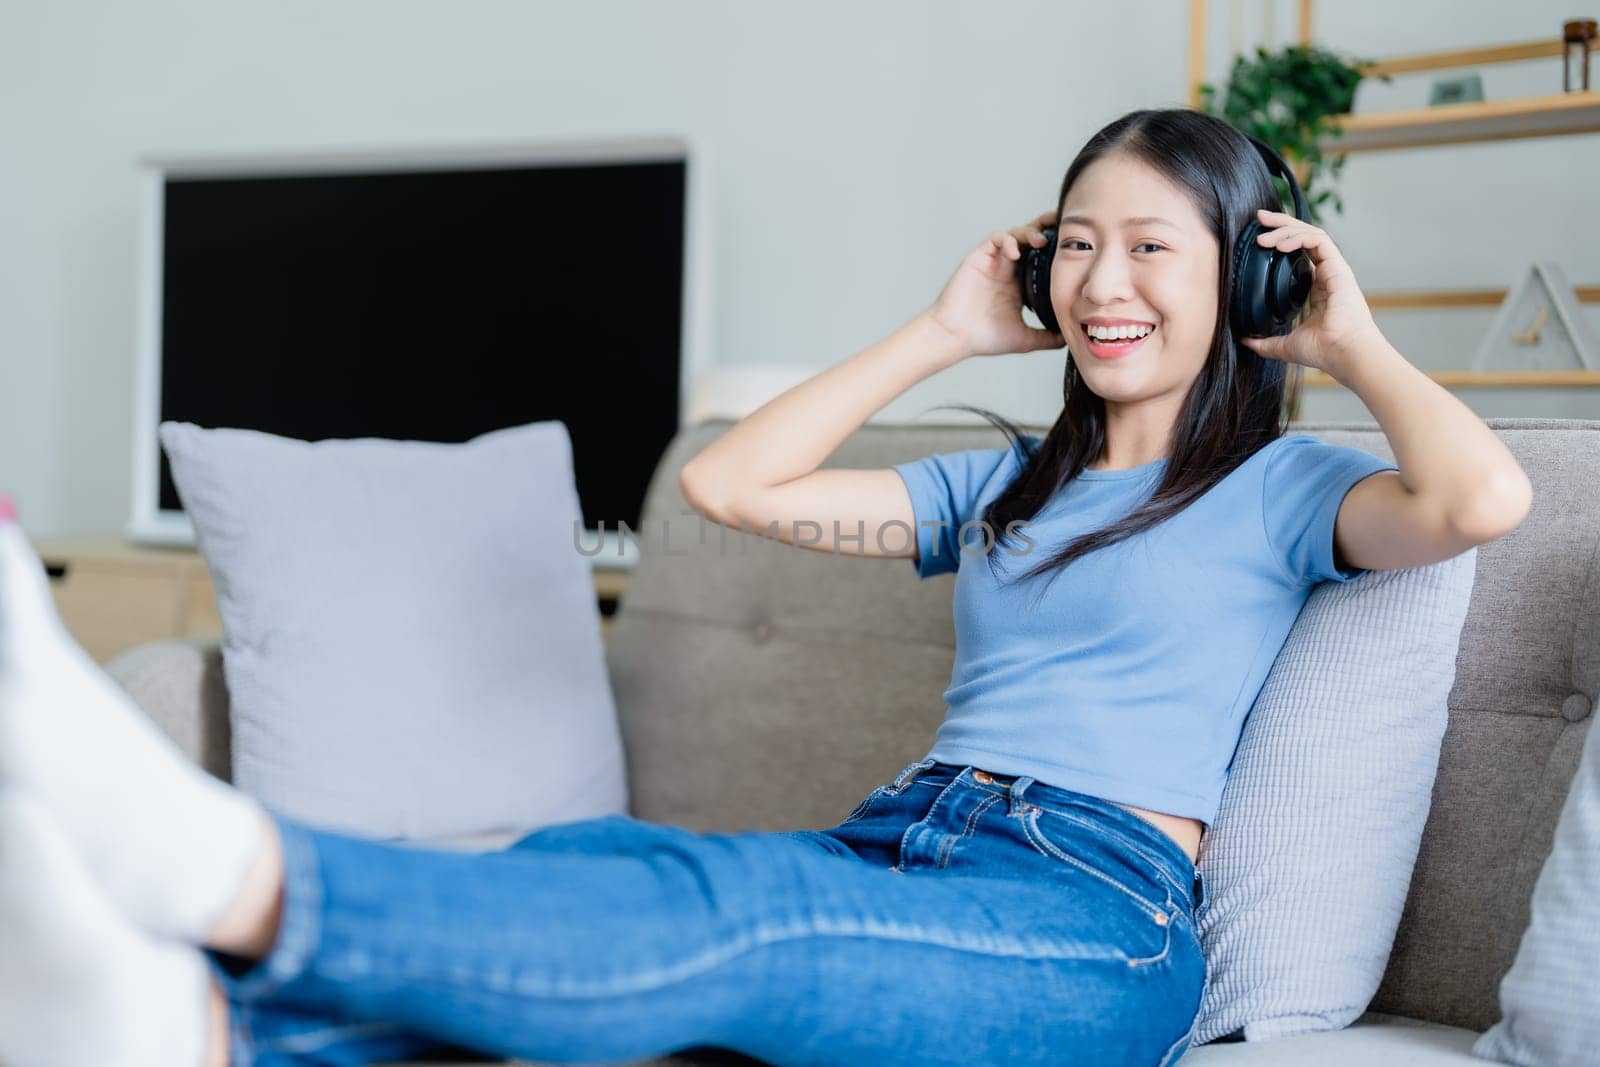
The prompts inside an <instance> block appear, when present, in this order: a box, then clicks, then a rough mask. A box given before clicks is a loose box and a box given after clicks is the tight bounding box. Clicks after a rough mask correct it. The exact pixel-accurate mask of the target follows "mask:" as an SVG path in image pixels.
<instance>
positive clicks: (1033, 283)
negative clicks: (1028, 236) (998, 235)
mask: <svg viewBox="0 0 1600 1067" xmlns="http://www.w3.org/2000/svg"><path fill="white" fill-rule="evenodd" d="M1055 250H1056V231H1055V228H1054V227H1052V228H1050V229H1048V230H1045V231H1044V247H1043V248H1034V247H1033V246H1032V245H1028V246H1026V247H1025V248H1023V250H1022V258H1021V259H1019V260H1017V284H1018V286H1020V287H1021V289H1022V303H1023V306H1024V307H1026V308H1028V309H1029V310H1030V311H1032V312H1033V313H1034V314H1035V315H1037V316H1039V322H1040V324H1041V325H1042V326H1044V328H1045V329H1047V330H1054V331H1055V332H1056V333H1060V332H1061V325H1060V323H1058V322H1056V311H1055V308H1053V307H1051V306H1050V263H1051V261H1052V260H1053V259H1054V258H1055Z"/></svg>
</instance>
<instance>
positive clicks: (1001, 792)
mask: <svg viewBox="0 0 1600 1067" xmlns="http://www.w3.org/2000/svg"><path fill="white" fill-rule="evenodd" d="M951 781H954V779H951ZM912 784H915V783H912ZM928 784H929V785H949V784H950V782H940V781H939V779H937V778H934V779H929V780H928ZM972 788H974V789H982V790H984V791H985V792H989V793H994V794H996V795H997V796H1001V797H1004V796H1007V795H1009V794H1010V787H1009V786H998V785H984V784H983V783H982V782H978V781H974V782H972ZM1026 802H1027V803H1029V804H1032V805H1033V806H1034V807H1036V808H1042V809H1043V810H1045V811H1048V812H1051V813H1052V814H1055V815H1061V816H1065V817H1066V818H1073V817H1074V816H1071V815H1068V814H1067V813H1066V812H1064V811H1062V810H1060V809H1059V808H1052V807H1048V806H1046V805H1043V804H1038V803H1035V802H1034V801H1033V800H1032V799H1027V800H1026ZM1107 803H1111V801H1107ZM1118 810H1119V811H1121V810H1125V809H1122V808H1120V807H1119V808H1118ZM1127 814H1128V815H1130V816H1132V817H1133V818H1135V819H1138V820H1139V821H1140V822H1142V823H1146V824H1148V825H1149V826H1150V828H1151V829H1152V830H1154V831H1155V832H1156V833H1158V834H1159V833H1164V832H1165V831H1163V830H1162V829H1161V828H1160V827H1159V826H1156V825H1155V824H1154V823H1150V822H1149V820H1148V819H1144V818H1142V817H1141V816H1138V815H1134V814H1133V812H1131V811H1130V812H1127ZM1077 818H1079V819H1080V820H1082V816H1077ZM1085 822H1086V825H1088V826H1092V827H1093V828H1094V829H1096V830H1098V831H1100V832H1101V833H1104V834H1108V835H1113V836H1116V837H1119V838H1120V839H1121V840H1124V841H1126V842H1127V843H1128V847H1129V848H1134V847H1136V846H1135V845H1134V844H1133V841H1132V839H1131V838H1128V837H1127V836H1126V835H1125V834H1123V833H1122V831H1120V830H1115V829H1111V828H1109V827H1106V826H1102V825H1101V824H1099V823H1094V822H1087V821H1085ZM1172 847H1173V848H1177V847H1178V845H1177V842H1173V846H1172ZM1183 858H1184V859H1185V860H1188V859H1189V857H1188V856H1187V855H1185V856H1184V857H1183Z"/></svg>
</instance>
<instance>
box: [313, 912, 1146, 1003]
mask: <svg viewBox="0 0 1600 1067" xmlns="http://www.w3.org/2000/svg"><path fill="white" fill-rule="evenodd" d="M807 937H869V938H881V939H883V940H887V941H894V942H911V943H916V944H928V945H935V946H938V947H942V948H948V949H952V950H955V951H960V952H971V953H975V954H978V955H983V956H992V957H1002V958H1010V957H1017V958H1023V959H1070V960H1087V961H1094V960H1100V961H1105V962H1119V963H1126V964H1129V965H1135V966H1139V965H1145V964H1149V963H1156V962H1159V961H1160V960H1162V959H1164V958H1165V957H1166V955H1167V953H1168V952H1169V951H1170V948H1171V940H1172V939H1171V937H1170V934H1169V936H1168V938H1167V943H1166V944H1165V945H1164V946H1163V947H1162V950H1161V952H1160V954H1159V955H1156V956H1150V957H1129V956H1128V955H1127V954H1126V953H1112V954H1104V953H1091V952H1086V951H1085V947H1086V946H1085V945H1084V943H1083V942H1080V941H1075V940H1065V941H1064V940H1052V939H1029V940H1021V939H1017V938H1012V937H994V936H986V937H970V936H966V935H963V934H959V933H949V932H945V931H939V930H929V929H927V928H925V927H922V926H918V925H915V924H906V923H899V922H895V921H892V920H890V921H879V922H875V921H872V920H867V921H861V920H857V919H853V918H847V919H813V920H811V921H809V922H792V923H786V924H782V925H773V924H767V925H762V926H758V927H756V928H754V929H753V930H751V931H750V932H748V933H745V934H740V935H738V936H736V937H734V938H731V939H729V940H727V941H724V942H722V943H720V944H718V945H714V946H712V947H710V948H708V949H706V950H705V951H704V952H701V953H700V954H698V955H696V956H692V957H690V958H688V959H686V960H682V961H680V962H678V963H675V964H672V965H670V966H666V967H656V968H652V969H650V970H647V971H642V972H639V973H637V974H631V975H627V976H625V977H622V978H613V979H605V980H588V981H584V980H580V979H573V978H559V979H556V980H554V981H551V980H548V979H546V980H540V981H534V980H529V979H527V978H522V979H518V978H510V979H503V980H502V979H494V978H490V979H488V980H485V977H484V974H483V972H482V971H481V970H480V969H478V968H476V967H451V968H447V969H446V970H445V971H444V972H443V973H441V972H440V971H439V970H437V969H436V968H433V967H430V966H427V965H426V964H424V963H421V962H406V961H400V962H398V963H395V964H386V965H385V967H384V974H385V976H386V977H388V978H390V979H398V980H405V981H420V982H433V983H438V984H452V985H457V986H462V987H467V988H473V989H479V990H482V989H485V988H487V989H489V990H491V991H493V992H497V993H509V994H513V995H518V996H542V997H571V998H579V997H605V996H615V995H617V994H619V993H634V992H645V991H649V990H652V989H657V988H660V987H661V986H664V985H668V984H670V983H672V982H676V981H682V980H684V979H687V978H691V977H693V976H695V975H697V974H700V973H701V972H703V971H706V970H709V969H711V968H712V967H715V966H717V965H719V964H721V963H725V962H727V961H728V960H730V959H732V958H734V957H735V956H738V955H741V954H743V953H745V952H748V951H750V950H752V949H755V948H759V947H761V946H763V945H768V944H773V943H776V942H782V941H794V940H800V939H803V938H807ZM358 958H360V959H362V960H363V961H367V960H369V957H365V956H361V957H358ZM314 967H315V970H316V971H317V972H318V973H320V974H322V975H324V976H326V977H328V978H332V979H335V980H348V979H356V978H361V977H363V976H366V975H370V974H371V973H372V967H371V966H370V963H368V962H363V964H362V965H359V966H348V965H345V964H342V963H340V962H339V961H334V960H321V961H318V962H317V963H316V964H315V965H314Z"/></svg>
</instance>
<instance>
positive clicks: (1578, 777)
mask: <svg viewBox="0 0 1600 1067" xmlns="http://www.w3.org/2000/svg"><path fill="white" fill-rule="evenodd" d="M1587 729H1588V733H1587V734H1586V735H1585V736H1584V742H1583V755H1582V756H1581V757H1580V758H1579V760H1578V771H1577V773H1576V774H1575V775H1573V778H1572V785H1571V786H1570V787H1568V789H1567V799H1566V802H1565V803H1564V804H1563V805H1562V807H1561V818H1560V819H1559V820H1558V821H1557V822H1556V835H1555V842H1554V844H1553V845H1552V846H1551V848H1550V855H1549V857H1548V858H1546V860H1545V861H1544V866H1543V867H1541V868H1540V869H1539V878H1538V880H1537V881H1535V882H1534V884H1533V900H1532V902H1531V905H1530V913H1531V914H1530V918H1529V921H1528V928H1527V929H1526V930H1524V931H1523V933H1522V943H1521V944H1520V945H1519V946H1518V947H1517V956H1516V959H1515V960H1513V961H1512V963H1511V969H1510V970H1509V971H1507V972H1506V976H1505V977H1504V978H1503V979H1501V980H1500V1020H1499V1021H1498V1022H1496V1023H1495V1024H1494V1025H1493V1026H1491V1027H1489V1029H1488V1030H1486V1031H1484V1033H1483V1034H1482V1036H1480V1037H1479V1038H1478V1040H1477V1042H1476V1043H1474V1044H1473V1046H1472V1054H1473V1055H1474V1056H1480V1057H1482V1058H1484V1059H1489V1060H1498V1061H1500V1062H1501V1063H1511V1064H1516V1065H1518V1067H1577V1065H1579V1064H1592V1063H1594V1062H1595V1060H1596V1058H1597V1056H1600V994H1597V993H1596V992H1595V973H1594V971H1595V962H1596V961H1597V960H1600V901H1597V900H1596V897H1595V894H1596V893H1597V892H1600V730H1596V729H1595V728H1594V721H1593V720H1592V719H1591V720H1590V723H1589V726H1588V727H1587Z"/></svg>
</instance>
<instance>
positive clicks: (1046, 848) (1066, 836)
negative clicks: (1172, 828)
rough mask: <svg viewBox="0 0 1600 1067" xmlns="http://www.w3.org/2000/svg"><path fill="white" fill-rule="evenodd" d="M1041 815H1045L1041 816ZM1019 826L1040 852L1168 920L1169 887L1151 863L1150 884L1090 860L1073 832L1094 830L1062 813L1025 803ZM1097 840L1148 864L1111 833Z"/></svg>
mask: <svg viewBox="0 0 1600 1067" xmlns="http://www.w3.org/2000/svg"><path fill="white" fill-rule="evenodd" d="M1041 816H1044V817H1045V819H1041ZM1022 830H1023V833H1024V834H1025V835H1026V836H1027V838H1028V843H1029V844H1031V845H1033V847H1034V849H1035V850H1037V851H1038V852H1039V853H1041V854H1042V855H1045V856H1048V857H1050V858H1051V859H1055V860H1059V861H1061V862H1062V863H1065V864H1067V865H1069V866H1071V867H1074V868H1076V869H1078V870H1080V871H1082V872H1084V873H1085V874H1088V875H1090V876H1092V877H1095V878H1098V879H1100V880H1101V881H1103V882H1106V883H1108V884H1109V885H1111V886H1112V887H1113V888H1115V889H1118V890H1121V891H1122V892H1123V893H1125V894H1127V895H1128V897H1129V898H1130V899H1132V900H1133V901H1134V902H1135V903H1137V904H1139V905H1140V906H1141V907H1143V908H1144V909H1145V911H1147V912H1149V913H1150V917H1151V918H1153V919H1157V921H1159V922H1163V923H1165V922H1168V921H1169V920H1170V919H1171V918H1172V914H1173V911H1174V906H1173V895H1172V890H1171V889H1170V888H1168V886H1167V880H1166V877H1165V876H1164V875H1162V874H1160V873H1159V870H1158V869H1156V868H1154V867H1153V866H1152V869H1151V870H1150V872H1149V875H1148V877H1149V878H1150V880H1151V883H1152V884H1145V883H1143V882H1139V883H1137V884H1130V883H1132V882H1133V880H1132V879H1129V878H1127V877H1126V876H1124V875H1122V874H1121V873H1120V872H1114V871H1112V870H1108V869H1107V865H1106V864H1105V863H1103V862H1099V861H1097V860H1093V859H1092V858H1091V857H1090V855H1089V851H1088V850H1087V849H1085V848H1084V847H1082V845H1081V844H1078V843H1075V842H1074V840H1073V837H1074V835H1081V834H1084V833H1094V832H1095V831H1094V830H1093V829H1086V828H1085V827H1084V825H1083V821H1082V820H1078V819H1068V818H1066V817H1065V816H1061V815H1058V814H1056V813H1055V812H1052V811H1048V810H1047V809H1044V808H1040V807H1038V806H1036V805H1031V804H1030V805H1028V806H1027V807H1026V808H1024V809H1023V812H1022ZM1099 843H1100V844H1101V845H1103V846H1105V847H1109V848H1113V849H1115V850H1116V851H1117V852H1118V853H1120V854H1121V855H1123V856H1124V857H1125V858H1126V859H1127V861H1128V862H1129V863H1130V864H1132V865H1135V866H1137V867H1138V868H1140V869H1143V868H1144V867H1146V866H1151V864H1150V861H1149V860H1147V859H1145V858H1144V856H1143V855H1142V854H1141V853H1140V852H1139V851H1138V850H1137V849H1130V847H1129V846H1128V845H1127V844H1126V843H1124V842H1123V841H1122V839H1121V838H1119V837H1116V836H1115V835H1110V834H1107V835H1104V836H1102V837H1101V838H1100V839H1099Z"/></svg>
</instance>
